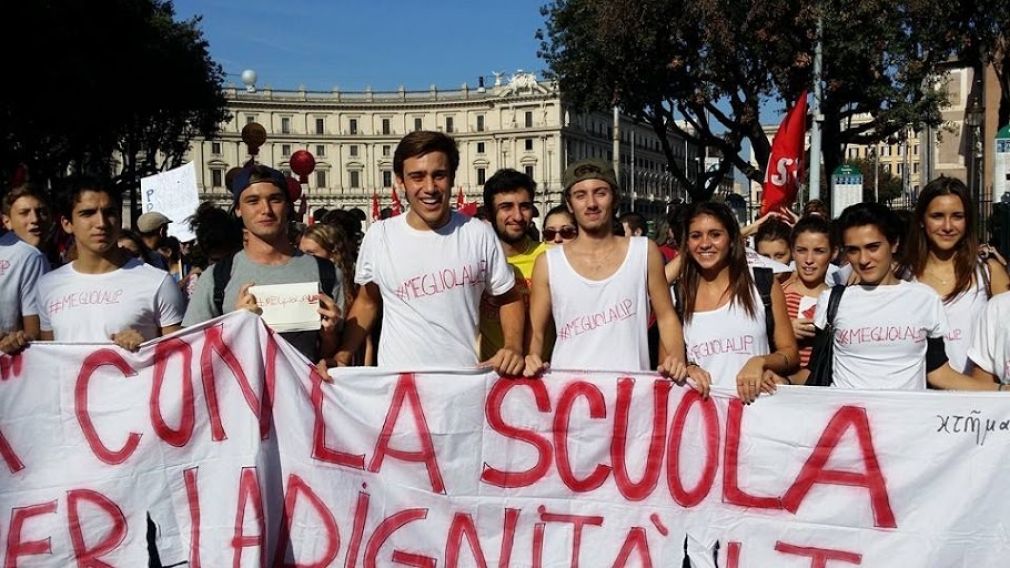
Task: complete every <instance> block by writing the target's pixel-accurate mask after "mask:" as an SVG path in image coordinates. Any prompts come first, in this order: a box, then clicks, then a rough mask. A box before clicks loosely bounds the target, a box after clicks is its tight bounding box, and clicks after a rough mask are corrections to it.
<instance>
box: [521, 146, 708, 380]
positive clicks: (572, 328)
mask: <svg viewBox="0 0 1010 568" xmlns="http://www.w3.org/2000/svg"><path fill="white" fill-rule="evenodd" d="M563 182H564V188H565V191H564V197H565V203H566V204H567V205H568V209H569V211H571V212H572V216H573V217H574V218H575V223H576V225H578V227H579V233H578V236H576V237H575V239H574V240H572V241H571V242H568V243H565V244H564V245H562V246H560V247H554V248H552V249H550V250H549V251H547V253H546V254H543V255H541V256H540V257H539V258H537V260H536V264H535V265H534V268H533V283H532V294H531V299H530V320H531V324H532V325H531V327H532V337H531V339H530V346H529V354H528V355H527V356H526V368H525V374H526V375H527V376H534V375H537V374H539V373H541V372H542V371H543V370H544V368H545V367H546V364H545V363H544V361H543V359H542V358H543V350H544V338H545V337H546V335H547V329H548V326H549V325H550V324H551V320H552V319H553V322H554V327H555V330H556V332H557V342H556V343H555V346H554V353H553V355H552V360H551V364H552V365H553V366H554V367H556V368H564V369H589V370H615V371H617V370H623V371H638V370H643V369H645V368H647V367H648V365H649V353H648V344H647V338H646V330H647V327H648V322H649V309H650V307H651V309H652V312H653V313H654V314H655V316H656V322H657V325H658V326H659V336H660V346H661V347H662V350H661V351H662V352H664V353H665V354H666V357H665V358H664V360H663V361H662V362H661V364H660V365H659V370H660V372H662V373H665V374H670V375H671V376H673V377H674V378H676V379H683V378H685V377H686V376H688V369H687V368H686V366H685V353H684V336H683V331H682V328H681V325H680V320H679V319H678V318H677V314H676V312H675V311H674V308H673V297H672V296H671V295H670V289H669V287H668V286H667V282H666V276H665V273H664V263H663V254H662V253H661V252H660V251H659V247H658V246H657V245H656V243H655V242H653V241H651V240H649V239H648V238H646V237H630V238H622V237H619V236H617V235H615V234H614V231H613V221H614V210H615V208H616V206H617V203H618V198H617V187H618V185H617V176H616V175H615V174H614V170H613V168H612V167H611V166H610V164H608V163H607V162H604V161H602V160H593V159H590V160H582V161H580V162H576V163H574V164H572V165H570V166H569V167H568V168H567V169H566V170H565V173H564V177H563ZM690 373H691V377H692V379H693V380H694V381H695V384H696V387H697V388H698V389H699V390H701V391H702V392H707V390H708V383H709V377H708V374H707V373H705V372H704V371H703V370H701V369H700V368H698V367H696V366H693V367H692V368H691V371H690Z"/></svg>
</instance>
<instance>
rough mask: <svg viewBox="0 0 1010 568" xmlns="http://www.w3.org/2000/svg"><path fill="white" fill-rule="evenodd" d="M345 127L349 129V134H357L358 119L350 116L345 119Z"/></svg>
mask: <svg viewBox="0 0 1010 568" xmlns="http://www.w3.org/2000/svg"><path fill="white" fill-rule="evenodd" d="M347 129H348V130H349V131H350V133H351V134H357V133H358V119H356V118H352V119H350V120H349V121H347Z"/></svg>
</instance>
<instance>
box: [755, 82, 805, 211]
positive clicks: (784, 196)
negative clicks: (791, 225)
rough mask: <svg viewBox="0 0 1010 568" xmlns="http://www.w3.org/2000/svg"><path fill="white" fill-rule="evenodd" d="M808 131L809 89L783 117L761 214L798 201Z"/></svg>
mask: <svg viewBox="0 0 1010 568" xmlns="http://www.w3.org/2000/svg"><path fill="white" fill-rule="evenodd" d="M806 131H807V92H806V91H803V93H802V94H800V98H799V100H798V101H796V104H795V105H794V106H793V108H792V109H790V110H789V112H788V113H786V117H785V118H784V119H782V124H780V125H779V129H778V131H777V132H776V133H775V140H774V141H773V142H772V151H771V155H769V156H768V167H767V168H766V169H765V182H764V192H762V194H761V215H764V214H766V213H768V212H769V211H777V210H780V209H785V208H787V207H789V206H790V205H792V203H793V202H794V201H796V193H797V192H798V191H799V179H800V176H801V175H803V147H804V139H805V136H804V135H805V134H806Z"/></svg>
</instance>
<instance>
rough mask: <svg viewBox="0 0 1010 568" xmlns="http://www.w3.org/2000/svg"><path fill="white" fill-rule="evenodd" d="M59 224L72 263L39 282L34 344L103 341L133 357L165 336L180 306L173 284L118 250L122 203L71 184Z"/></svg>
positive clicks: (89, 185)
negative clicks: (69, 239)
mask: <svg viewBox="0 0 1010 568" xmlns="http://www.w3.org/2000/svg"><path fill="white" fill-rule="evenodd" d="M64 198H65V203H64V204H63V207H62V210H61V212H60V213H61V219H60V224H61V225H62V227H63V230H64V231H66V232H67V233H69V234H71V235H73V237H74V242H75V244H76V247H77V259H76V260H74V261H73V262H71V263H69V264H66V265H64V266H63V267H61V268H59V269H57V270H54V271H52V272H50V273H48V274H46V275H45V276H43V277H42V278H40V279H39V285H38V303H39V310H40V319H41V339H43V340H46V341H54V340H55V341H68V342H106V341H110V340H111V341H112V342H114V343H115V344H116V345H119V346H120V347H122V348H124V349H127V350H130V351H136V350H137V349H138V347H139V346H140V344H141V343H143V342H144V341H148V340H151V339H155V338H157V337H160V336H162V335H166V334H168V333H172V332H174V331H176V330H178V329H179V324H180V323H181V322H182V315H183V310H184V307H185V306H184V301H183V298H182V294H181V293H180V292H179V289H178V287H176V285H175V282H174V281H173V280H172V278H171V277H170V276H169V275H168V273H167V272H165V271H163V270H158V269H156V268H153V267H151V266H148V265H146V264H144V263H143V262H141V261H139V260H137V259H134V258H131V257H129V256H128V255H126V254H124V253H123V252H122V250H121V249H120V248H119V246H118V244H117V243H118V238H119V227H120V215H121V211H122V204H121V203H120V201H119V200H118V199H117V198H116V197H115V196H114V195H113V194H112V193H111V191H110V190H109V189H108V188H107V187H105V186H103V185H102V184H101V183H100V182H98V181H96V180H90V179H84V180H78V181H76V182H75V183H74V184H73V185H72V187H71V188H70V190H69V192H68V193H67V194H66V195H65V196H64Z"/></svg>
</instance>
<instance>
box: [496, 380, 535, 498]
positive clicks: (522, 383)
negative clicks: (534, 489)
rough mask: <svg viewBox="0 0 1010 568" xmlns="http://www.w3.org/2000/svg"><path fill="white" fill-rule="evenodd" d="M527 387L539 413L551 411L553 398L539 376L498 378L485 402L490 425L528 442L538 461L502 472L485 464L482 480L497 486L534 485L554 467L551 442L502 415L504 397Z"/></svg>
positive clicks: (498, 431)
mask: <svg viewBox="0 0 1010 568" xmlns="http://www.w3.org/2000/svg"><path fill="white" fill-rule="evenodd" d="M518 387H526V388H529V389H530V390H531V391H533V399H534V401H536V405H537V410H539V411H540V412H550V411H551V399H550V396H549V395H548V394H547V387H545V386H544V383H543V381H541V380H539V379H516V380H513V379H498V380H497V381H495V383H494V385H492V387H491V391H490V392H489V393H488V395H487V402H486V403H485V405H484V416H485V419H486V421H487V425H488V426H489V427H490V428H491V429H492V430H494V431H495V432H497V433H499V434H501V435H502V436H505V437H506V438H511V439H513V440H518V441H520V442H526V443H527V444H529V445H531V446H533V447H534V448H535V449H536V450H537V461H536V463H535V464H533V466H532V467H530V468H529V469H527V470H525V471H503V470H500V469H496V468H494V467H493V466H490V465H488V464H487V462H485V463H484V471H483V472H482V473H481V475H480V479H481V481H483V482H484V483H488V484H490V485H494V486H496V487H506V488H513V487H526V486H529V485H533V484H534V483H536V482H537V481H538V480H539V479H541V478H542V477H543V476H545V475H547V471H548V470H549V469H550V467H551V457H552V452H551V443H550V442H549V441H548V440H547V438H544V437H543V436H541V435H540V434H538V433H537V432H536V431H534V430H524V429H522V428H517V427H515V426H512V425H510V424H506V423H505V420H504V419H503V418H502V415H501V411H502V404H503V403H504V401H505V396H506V395H507V394H508V393H509V391H511V390H512V389H514V388H518Z"/></svg>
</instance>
